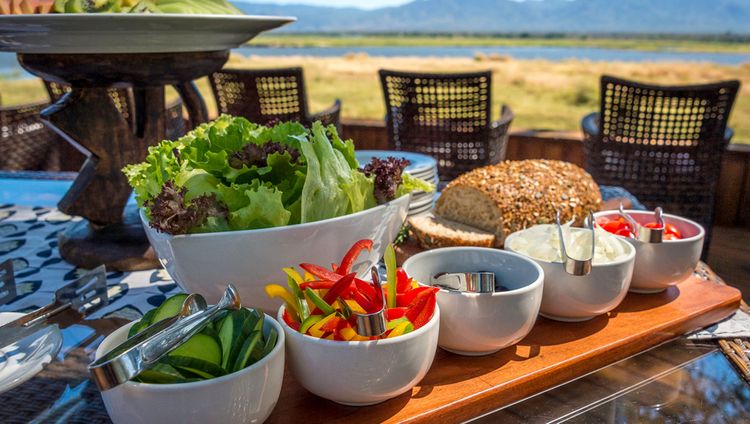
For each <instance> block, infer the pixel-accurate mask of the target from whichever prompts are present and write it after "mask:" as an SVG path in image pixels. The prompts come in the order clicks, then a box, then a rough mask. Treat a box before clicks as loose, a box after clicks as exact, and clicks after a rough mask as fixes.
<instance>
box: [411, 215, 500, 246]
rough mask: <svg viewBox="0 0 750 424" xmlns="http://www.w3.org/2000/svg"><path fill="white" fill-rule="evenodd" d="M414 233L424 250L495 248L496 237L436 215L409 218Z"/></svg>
mask: <svg viewBox="0 0 750 424" xmlns="http://www.w3.org/2000/svg"><path fill="white" fill-rule="evenodd" d="M409 225H411V230H412V233H413V234H414V236H415V238H416V239H417V241H419V245H420V246H422V248H424V249H434V248H437V247H450V246H478V247H493V246H495V235H494V234H492V233H491V232H488V231H483V230H480V229H478V228H474V227H470V226H468V225H464V224H461V223H459V222H455V221H451V220H448V219H445V218H440V217H437V216H434V215H431V214H429V215H423V216H418V217H412V218H409Z"/></svg>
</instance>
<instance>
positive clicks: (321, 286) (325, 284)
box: [299, 280, 335, 290]
mask: <svg viewBox="0 0 750 424" xmlns="http://www.w3.org/2000/svg"><path fill="white" fill-rule="evenodd" d="M334 284H335V281H325V280H315V281H305V282H304V283H302V284H300V285H299V288H300V290H305V289H306V288H308V287H310V288H311V289H313V290H329V289H330V288H331V287H333V285H334Z"/></svg>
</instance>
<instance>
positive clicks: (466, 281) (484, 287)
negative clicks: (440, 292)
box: [430, 271, 495, 293]
mask: <svg viewBox="0 0 750 424" xmlns="http://www.w3.org/2000/svg"><path fill="white" fill-rule="evenodd" d="M430 283H431V284H432V285H433V286H435V287H439V288H441V289H445V290H450V291H459V292H467V293H495V273H494V272H489V271H477V272H441V273H439V274H435V275H433V276H432V278H431V282H430Z"/></svg>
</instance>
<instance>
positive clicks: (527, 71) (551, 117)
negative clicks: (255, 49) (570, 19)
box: [0, 55, 750, 143]
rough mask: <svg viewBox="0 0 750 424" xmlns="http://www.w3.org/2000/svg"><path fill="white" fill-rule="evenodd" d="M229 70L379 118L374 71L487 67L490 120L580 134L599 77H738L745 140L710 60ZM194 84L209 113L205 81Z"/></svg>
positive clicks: (342, 63)
mask: <svg viewBox="0 0 750 424" xmlns="http://www.w3.org/2000/svg"><path fill="white" fill-rule="evenodd" d="M228 66H231V67H237V68H243V67H247V68H251V67H255V68H273V67H287V66H302V67H304V69H305V79H306V82H307V85H308V95H309V96H310V103H311V108H312V110H313V111H318V110H321V109H323V108H325V107H327V106H328V105H330V104H331V103H333V101H334V99H336V98H340V99H341V100H342V102H343V116H344V118H349V119H352V118H358V119H383V117H384V114H385V107H384V105H383V96H382V92H381V89H380V82H379V80H378V77H377V71H378V69H380V68H391V69H401V70H415V71H416V70H421V71H430V72H455V71H475V70H485V69H491V70H492V72H493V103H494V111H493V114H494V116H498V115H499V110H500V105H501V104H503V103H504V104H508V105H510V106H511V108H512V109H513V111H514V112H515V114H516V119H515V121H514V122H513V128H514V129H522V128H523V129H553V130H578V129H579V128H580V119H581V118H582V117H583V116H584V115H585V114H587V113H589V112H592V111H595V110H597V109H598V106H599V103H598V101H599V100H598V99H599V88H598V80H599V76H600V75H602V74H612V75H617V76H621V77H626V78H632V79H635V80H640V81H647V82H655V83H666V84H687V83H701V82H707V81H716V80H725V79H739V80H740V81H741V82H742V85H743V86H742V89H741V92H740V95H739V98H738V100H737V103H736V104H735V108H734V110H733V111H732V116H731V120H730V125H731V126H732V127H733V128H734V129H735V132H736V136H735V139H734V141H735V142H738V143H743V142H744V143H750V63H746V64H743V65H740V66H723V65H715V64H709V63H616V62H612V63H603V62H587V61H578V60H568V61H561V62H550V61H545V60H513V59H508V58H504V57H479V58H475V59H469V58H450V59H446V58H409V57H403V58H377V57H368V56H366V55H349V56H345V57H337V58H313V57H275V58H271V57H264V58H260V57H252V58H245V57H242V56H236V55H235V56H232V58H231V59H230V63H229V64H228ZM199 87H200V88H201V90H202V91H203V93H204V94H206V97H207V99H208V103H209V108H210V109H211V111H215V110H216V107H215V105H214V104H213V99H212V96H211V94H210V90H209V89H208V84H207V82H206V81H205V80H202V81H199ZM0 93H2V96H3V98H2V100H3V104H4V105H8V104H18V103H23V102H28V101H32V100H43V99H45V98H46V94H45V93H44V91H43V87H42V84H41V82H38V81H34V80H22V81H2V80H0Z"/></svg>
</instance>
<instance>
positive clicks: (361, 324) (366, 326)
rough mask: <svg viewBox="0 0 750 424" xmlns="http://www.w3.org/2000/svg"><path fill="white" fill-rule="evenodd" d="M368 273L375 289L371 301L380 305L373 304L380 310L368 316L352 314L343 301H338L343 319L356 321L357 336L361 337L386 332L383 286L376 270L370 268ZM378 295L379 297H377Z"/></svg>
mask: <svg viewBox="0 0 750 424" xmlns="http://www.w3.org/2000/svg"><path fill="white" fill-rule="evenodd" d="M370 273H371V275H372V285H373V288H374V289H375V299H373V300H374V301H376V302H379V303H380V305H378V304H377V303H376V304H375V307H377V306H380V309H378V310H377V311H375V312H373V313H370V314H360V313H357V312H353V311H352V309H351V308H350V307H349V305H348V304H347V303H346V301H345V300H344V299H342V298H339V299H338V301H339V303H340V304H341V308H342V309H343V310H344V318H346V319H349V317H350V316H352V315H353V316H354V317H355V318H356V320H357V334H359V335H360V336H363V337H373V336H380V335H383V334H385V332H386V320H385V295H384V294H383V286H381V285H380V275H379V274H378V269H377V268H376V267H372V269H371V270H370ZM378 293H379V294H380V296H378Z"/></svg>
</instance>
